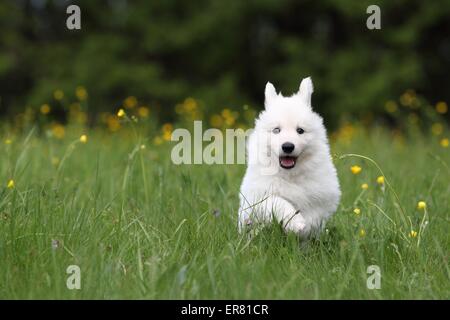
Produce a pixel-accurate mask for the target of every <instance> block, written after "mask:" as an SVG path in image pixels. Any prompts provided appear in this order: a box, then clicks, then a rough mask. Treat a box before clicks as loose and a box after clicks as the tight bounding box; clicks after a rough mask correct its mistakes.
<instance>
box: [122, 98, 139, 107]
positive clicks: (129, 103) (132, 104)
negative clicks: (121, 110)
mask: <svg viewBox="0 0 450 320" xmlns="http://www.w3.org/2000/svg"><path fill="white" fill-rule="evenodd" d="M123 104H124V106H125V108H127V109H133V108H134V107H136V105H137V99H136V97H133V96H131V97H128V98H126V99H125V100H124V101H123Z"/></svg>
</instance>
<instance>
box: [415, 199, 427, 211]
mask: <svg viewBox="0 0 450 320" xmlns="http://www.w3.org/2000/svg"><path fill="white" fill-rule="evenodd" d="M426 207H427V203H426V202H425V201H419V202H418V203H417V209H419V210H424V209H425V208H426Z"/></svg>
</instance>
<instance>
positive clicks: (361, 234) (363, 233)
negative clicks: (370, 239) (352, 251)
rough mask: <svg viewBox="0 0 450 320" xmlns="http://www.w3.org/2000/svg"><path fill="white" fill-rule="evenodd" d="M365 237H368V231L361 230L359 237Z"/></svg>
mask: <svg viewBox="0 0 450 320" xmlns="http://www.w3.org/2000/svg"><path fill="white" fill-rule="evenodd" d="M365 235H366V230H364V229H360V230H359V236H360V237H361V238H362V237H364V236H365Z"/></svg>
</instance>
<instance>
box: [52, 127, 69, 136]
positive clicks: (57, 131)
mask: <svg viewBox="0 0 450 320" xmlns="http://www.w3.org/2000/svg"><path fill="white" fill-rule="evenodd" d="M52 133H53V136H55V138H57V139H63V138H64V136H65V135H66V129H65V128H64V126H63V125H61V124H55V125H53V127H52Z"/></svg>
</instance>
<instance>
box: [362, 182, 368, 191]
mask: <svg viewBox="0 0 450 320" xmlns="http://www.w3.org/2000/svg"><path fill="white" fill-rule="evenodd" d="M361 189H363V190H367V189H369V185H368V184H367V183H363V184H362V185H361Z"/></svg>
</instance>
